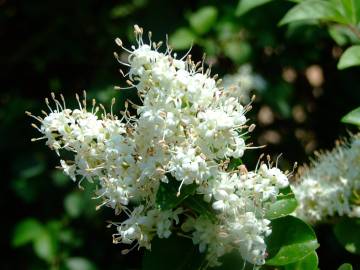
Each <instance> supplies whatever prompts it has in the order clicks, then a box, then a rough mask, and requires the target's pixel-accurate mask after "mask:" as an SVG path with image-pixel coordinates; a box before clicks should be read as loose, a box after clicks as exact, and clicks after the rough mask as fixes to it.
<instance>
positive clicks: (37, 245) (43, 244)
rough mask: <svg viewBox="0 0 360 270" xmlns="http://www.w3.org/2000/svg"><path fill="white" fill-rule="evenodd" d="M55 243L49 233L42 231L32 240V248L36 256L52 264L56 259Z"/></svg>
mask: <svg viewBox="0 0 360 270" xmlns="http://www.w3.org/2000/svg"><path fill="white" fill-rule="evenodd" d="M57 244H58V243H57V241H56V239H55V238H54V236H53V235H52V234H51V233H50V231H48V230H46V229H44V230H43V231H42V233H41V234H40V235H39V236H38V237H37V238H36V239H34V242H33V245H34V246H33V247H34V251H35V253H36V255H37V256H38V257H39V258H41V259H43V260H45V261H47V262H52V261H54V259H55V257H56V252H57V248H58V247H57Z"/></svg>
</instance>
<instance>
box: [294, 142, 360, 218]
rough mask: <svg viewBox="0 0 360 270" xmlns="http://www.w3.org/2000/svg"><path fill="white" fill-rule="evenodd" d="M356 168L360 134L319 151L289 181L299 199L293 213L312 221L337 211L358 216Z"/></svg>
mask: <svg viewBox="0 0 360 270" xmlns="http://www.w3.org/2000/svg"><path fill="white" fill-rule="evenodd" d="M359 168H360V136H359V135H355V136H353V137H351V139H350V141H349V142H342V143H338V145H337V146H336V147H335V148H334V149H333V150H331V151H330V152H325V153H322V154H319V155H318V159H317V161H314V162H313V164H312V165H311V166H310V168H309V167H305V168H304V169H303V172H302V173H300V175H299V176H298V177H297V181H296V182H295V183H294V184H293V185H292V190H293V192H294V194H295V196H296V199H297V200H298V203H299V207H298V208H297V210H296V215H297V216H298V217H299V218H302V219H304V220H306V221H308V222H310V223H313V224H314V223H318V222H326V221H327V220H328V219H329V218H331V217H333V216H337V215H338V216H343V215H346V216H350V217H360V195H359V194H358V192H359V190H360V170H359Z"/></svg>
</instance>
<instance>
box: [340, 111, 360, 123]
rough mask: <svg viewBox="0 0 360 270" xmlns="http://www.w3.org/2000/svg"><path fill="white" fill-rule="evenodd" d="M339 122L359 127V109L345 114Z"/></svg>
mask: <svg viewBox="0 0 360 270" xmlns="http://www.w3.org/2000/svg"><path fill="white" fill-rule="evenodd" d="M341 122H342V123H345V124H353V125H357V126H360V107H358V108H356V109H355V110H352V111H351V112H349V113H348V114H346V115H345V116H344V117H343V118H341Z"/></svg>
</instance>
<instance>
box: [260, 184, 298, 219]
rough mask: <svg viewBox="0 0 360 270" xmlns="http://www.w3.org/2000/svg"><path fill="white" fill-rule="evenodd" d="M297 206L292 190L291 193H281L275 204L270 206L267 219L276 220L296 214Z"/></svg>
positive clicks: (266, 215)
mask: <svg viewBox="0 0 360 270" xmlns="http://www.w3.org/2000/svg"><path fill="white" fill-rule="evenodd" d="M289 189H290V188H289ZM297 205H298V204H297V201H296V199H295V196H294V193H292V191H291V189H290V191H289V190H287V193H285V194H284V193H280V195H279V196H278V198H277V200H276V201H275V202H274V203H270V204H269V208H268V210H267V211H266V214H265V217H266V218H267V219H270V220H272V219H275V218H280V217H284V216H287V215H289V214H291V213H292V212H294V210H295V209H296V207H297Z"/></svg>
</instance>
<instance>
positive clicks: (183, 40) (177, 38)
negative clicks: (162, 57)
mask: <svg viewBox="0 0 360 270" xmlns="http://www.w3.org/2000/svg"><path fill="white" fill-rule="evenodd" d="M195 40H196V35H195V34H194V33H193V32H192V31H191V30H190V29H188V28H185V27H182V28H179V29H177V30H176V31H175V33H173V34H172V35H171V36H170V39H169V43H170V45H171V47H172V48H174V49H175V50H185V49H188V48H189V47H190V46H191V45H192V43H193V42H194V41H195Z"/></svg>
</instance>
